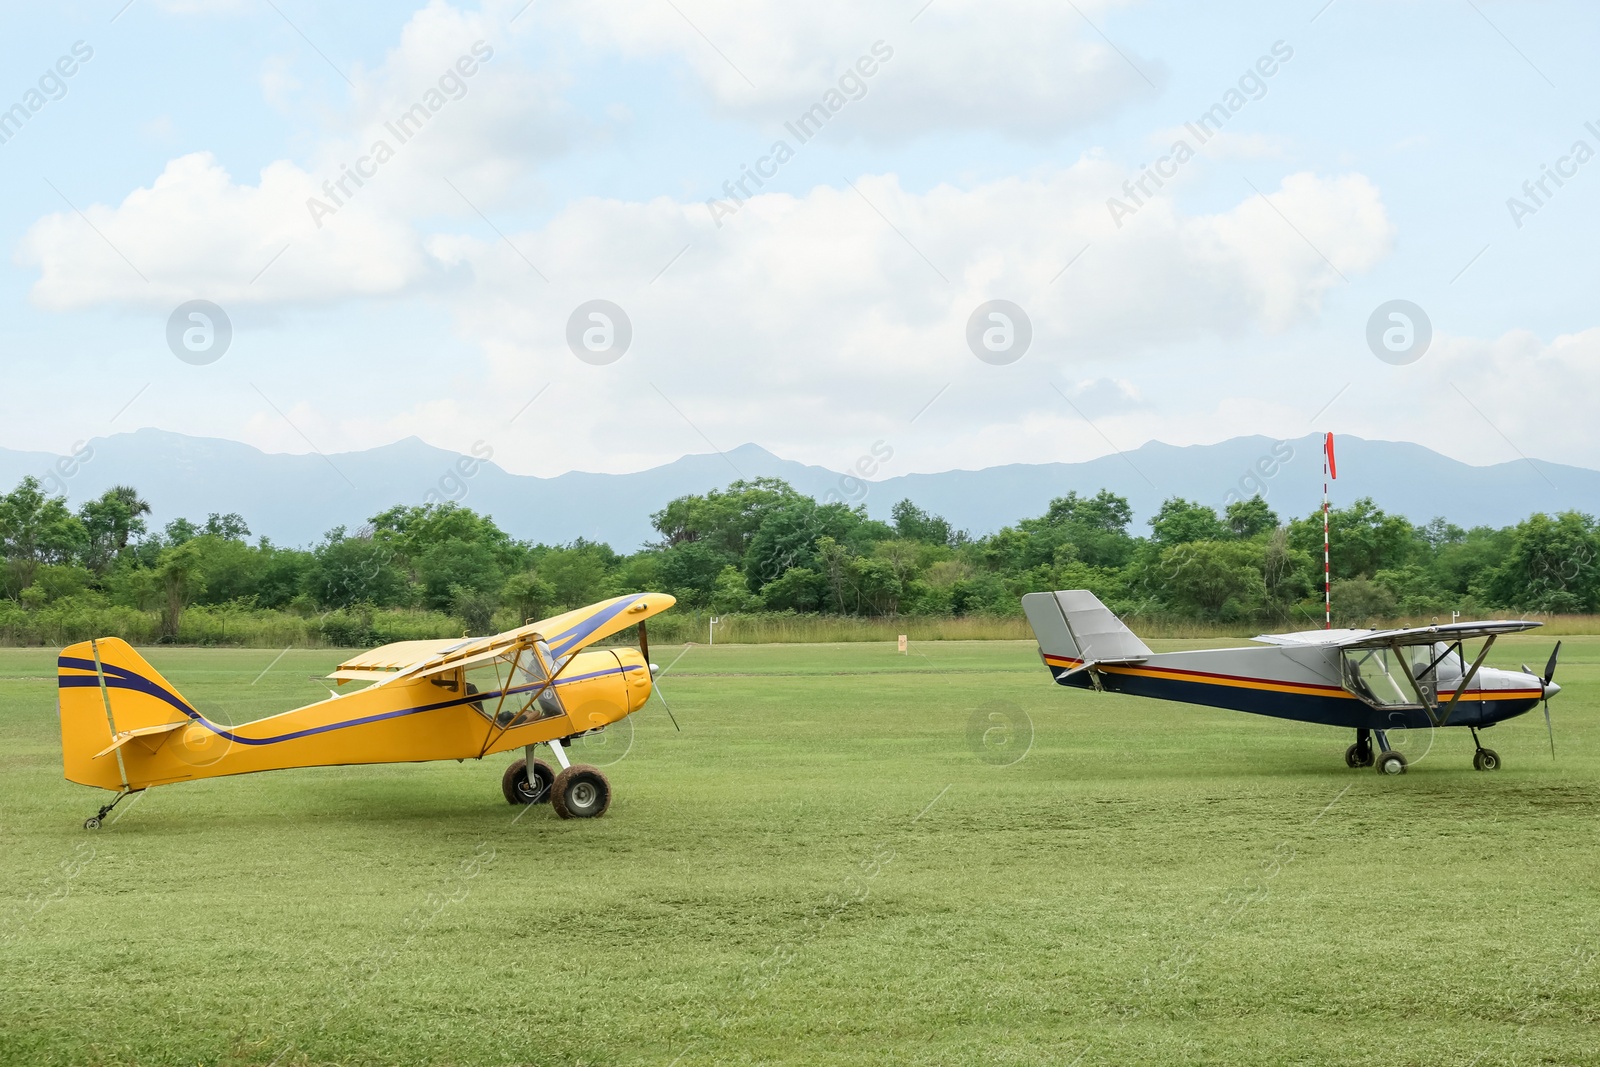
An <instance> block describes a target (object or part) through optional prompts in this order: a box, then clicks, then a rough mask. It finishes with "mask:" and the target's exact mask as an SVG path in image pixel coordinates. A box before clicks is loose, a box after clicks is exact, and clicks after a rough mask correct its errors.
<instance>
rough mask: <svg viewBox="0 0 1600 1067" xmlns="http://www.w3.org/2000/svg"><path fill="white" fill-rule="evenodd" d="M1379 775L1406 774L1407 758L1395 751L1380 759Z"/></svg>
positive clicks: (1390, 751)
mask: <svg viewBox="0 0 1600 1067" xmlns="http://www.w3.org/2000/svg"><path fill="white" fill-rule="evenodd" d="M1378 773H1379V774H1404V773H1406V758H1405V757H1404V756H1402V755H1400V753H1398V752H1395V751H1394V750H1393V749H1391V750H1389V751H1388V752H1385V753H1384V754H1383V755H1381V756H1379V757H1378Z"/></svg>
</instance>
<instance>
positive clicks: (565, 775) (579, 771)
mask: <svg viewBox="0 0 1600 1067" xmlns="http://www.w3.org/2000/svg"><path fill="white" fill-rule="evenodd" d="M550 804H551V806H552V807H554V808H555V809H556V814H557V815H559V816H561V817H562V818H563V819H598V818H599V817H600V816H602V815H604V814H605V813H606V809H607V808H609V807H610V806H611V783H610V782H609V781H607V780H606V776H605V775H603V774H601V773H600V772H599V771H597V770H595V769H594V768H593V767H587V766H584V765H583V764H581V763H580V764H575V765H573V766H571V767H568V768H567V769H566V770H564V771H562V772H561V773H560V774H558V775H556V780H555V784H554V785H552V786H551V787H550Z"/></svg>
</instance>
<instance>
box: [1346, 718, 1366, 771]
mask: <svg viewBox="0 0 1600 1067" xmlns="http://www.w3.org/2000/svg"><path fill="white" fill-rule="evenodd" d="M1344 762H1345V766H1347V767H1370V766H1372V731H1371V730H1368V729H1366V728H1365V727H1363V728H1362V729H1359V730H1357V731H1356V743H1355V744H1353V745H1351V746H1350V747H1349V748H1347V749H1345V750H1344Z"/></svg>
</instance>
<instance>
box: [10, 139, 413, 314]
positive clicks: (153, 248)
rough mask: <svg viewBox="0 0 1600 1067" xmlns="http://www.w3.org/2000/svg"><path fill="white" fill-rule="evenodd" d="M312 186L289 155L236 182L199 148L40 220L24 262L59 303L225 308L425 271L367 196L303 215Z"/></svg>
mask: <svg viewBox="0 0 1600 1067" xmlns="http://www.w3.org/2000/svg"><path fill="white" fill-rule="evenodd" d="M315 195H320V190H319V189H318V188H317V186H316V184H314V179H313V178H312V177H311V176H310V175H308V174H307V173H306V172H305V171H303V170H301V169H300V168H299V167H296V166H295V165H294V164H292V163H288V162H278V163H274V164H272V165H271V166H269V167H267V168H266V169H265V170H263V171H262V172H261V176H260V181H259V183H258V184H256V185H236V184H234V182H233V181H232V180H231V179H230V178H229V176H228V174H227V172H226V171H224V170H223V169H222V167H221V166H220V165H219V164H218V163H217V161H216V160H215V159H214V158H213V157H212V156H211V154H210V153H208V152H197V153H194V154H192V155H187V156H182V157H180V158H178V159H175V160H173V161H172V162H170V163H168V164H167V167H166V169H165V170H163V171H162V173H161V174H160V176H158V177H157V178H156V180H155V181H154V182H152V183H151V184H150V185H149V186H148V187H146V188H141V189H135V190H134V191H133V192H131V193H129V194H128V196H127V197H126V198H125V199H124V200H123V201H122V203H121V204H119V205H117V206H116V207H114V208H113V207H106V206H104V205H91V206H89V207H87V208H85V209H84V218H79V217H78V216H77V214H76V213H75V212H71V211H63V212H58V213H56V214H52V215H48V216H46V217H45V218H43V219H40V220H39V221H38V222H37V223H35V224H34V225H33V226H32V227H31V228H30V229H29V230H28V232H27V234H26V235H25V236H24V237H23V239H22V242H21V244H20V246H19V247H18V250H17V261H18V262H19V263H21V264H23V265H25V266H31V267H36V268H38V270H39V281H38V282H37V283H35V285H34V287H33V292H32V297H33V300H34V302H35V303H36V304H38V305H39V306H41V307H43V308H46V309H48V310H51V311H65V310H69V309H72V308H82V307H90V306H94V305H97V304H106V303H115V304H128V305H139V306H150V305H157V306H170V305H172V304H174V303H177V302H179V301H183V300H187V299H191V298H193V297H196V296H204V297H206V298H207V299H210V300H214V301H216V302H218V303H220V304H222V305H223V306H224V307H228V306H230V305H233V304H242V303H287V302H314V301H330V300H334V299H338V298H341V297H347V296H351V295H376V294H383V293H392V292H395V291H397V290H399V289H402V288H404V287H405V286H407V285H410V284H413V283H414V282H416V281H417V280H418V279H419V278H421V277H422V276H423V275H424V274H426V273H427V272H428V271H429V269H430V265H429V263H428V260H427V257H426V255H425V253H424V252H423V250H422V247H421V245H420V243H419V242H418V240H417V239H416V237H415V236H414V235H413V234H412V233H411V232H410V230H409V229H408V228H407V227H405V226H404V225H401V224H397V223H395V222H394V221H392V220H390V219H388V218H386V217H384V216H382V215H380V214H377V213H375V212H374V211H373V210H372V209H371V207H370V206H368V205H365V204H362V203H360V202H356V203H352V204H350V205H349V206H348V207H347V208H346V209H345V210H344V211H343V212H341V213H340V215H339V216H338V218H337V220H336V224H335V225H328V226H324V227H323V228H322V229H321V230H318V229H316V228H315V227H314V226H313V225H312V224H311V222H310V220H309V217H308V215H307V213H306V200H307V199H308V198H309V197H312V196H315ZM85 219H87V222H86V221H85ZM274 257H277V258H276V259H274ZM258 276H259V277H258Z"/></svg>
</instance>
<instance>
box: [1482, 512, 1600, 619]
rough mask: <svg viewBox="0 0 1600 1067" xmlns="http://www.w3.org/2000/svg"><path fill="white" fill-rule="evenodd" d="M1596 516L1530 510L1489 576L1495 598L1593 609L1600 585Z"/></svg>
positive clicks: (1512, 603) (1525, 605) (1549, 607)
mask: <svg viewBox="0 0 1600 1067" xmlns="http://www.w3.org/2000/svg"><path fill="white" fill-rule="evenodd" d="M1597 556H1600V543H1597V539H1596V530H1595V521H1594V519H1593V518H1592V517H1591V516H1588V515H1584V514H1581V513H1579V512H1576V511H1568V512H1564V513H1562V514H1561V515H1557V516H1554V517H1551V516H1549V515H1544V514H1538V515H1533V516H1531V517H1530V518H1528V519H1526V520H1525V521H1523V522H1521V523H1519V524H1518V525H1517V527H1516V530H1515V531H1514V532H1513V534H1512V541H1511V550H1510V552H1509V554H1508V555H1507V556H1506V558H1505V560H1504V562H1503V563H1501V565H1500V566H1499V567H1497V568H1496V569H1495V570H1494V572H1493V573H1492V575H1491V576H1490V579H1489V585H1490V591H1491V594H1492V595H1493V596H1494V598H1495V601H1496V603H1499V604H1502V605H1505V606H1507V607H1514V608H1522V609H1526V610H1529V611H1538V612H1549V613H1575V612H1585V611H1593V610H1595V600H1596V592H1597V586H1600V564H1597Z"/></svg>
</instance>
